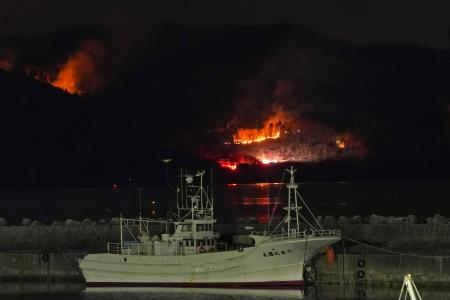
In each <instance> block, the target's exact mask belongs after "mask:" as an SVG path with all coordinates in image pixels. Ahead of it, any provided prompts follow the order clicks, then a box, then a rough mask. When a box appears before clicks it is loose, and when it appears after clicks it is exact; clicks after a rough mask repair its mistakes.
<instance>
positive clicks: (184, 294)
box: [0, 283, 450, 300]
mask: <svg viewBox="0 0 450 300" xmlns="http://www.w3.org/2000/svg"><path fill="white" fill-rule="evenodd" d="M419 290H420V292H421V295H422V298H423V299H424V300H430V299H433V300H441V299H450V291H449V290H433V289H421V288H420V286H419ZM399 294H400V287H399V288H383V287H379V288H355V287H353V286H348V287H346V288H345V289H344V287H343V286H339V285H329V286H317V287H309V288H307V289H306V290H300V289H298V290H264V289H257V290H251V289H192V288H132V289H131V288H130V289H126V288H109V289H108V288H91V289H86V290H85V289H84V287H83V286H80V285H76V284H12V283H8V284H0V297H1V298H2V299H24V300H25V299H27V300H47V299H48V300H116V299H117V300H146V299H158V300H166V299H167V300H169V299H175V300H176V299H199V300H206V299H211V300H228V299H243V300H246V299H248V300H250V299H318V300H331V299H348V300H353V299H398V296H399Z"/></svg>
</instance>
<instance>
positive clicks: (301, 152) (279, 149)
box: [207, 109, 366, 171]
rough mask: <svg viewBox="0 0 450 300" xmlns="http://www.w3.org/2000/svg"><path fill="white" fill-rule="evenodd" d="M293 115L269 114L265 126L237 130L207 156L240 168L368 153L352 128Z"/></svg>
mask: <svg viewBox="0 0 450 300" xmlns="http://www.w3.org/2000/svg"><path fill="white" fill-rule="evenodd" d="M293 116H294V114H290V113H288V112H286V111H284V110H283V109H279V110H277V111H276V112H275V113H273V114H270V115H269V117H268V118H267V119H266V120H265V121H264V122H263V125H262V126H261V128H244V127H239V128H237V129H234V132H233V131H232V132H231V133H230V136H231V137H232V139H231V141H225V143H224V144H222V145H221V146H218V145H216V146H217V149H216V150H214V151H210V152H209V153H208V155H207V156H208V157H211V158H213V159H214V160H215V161H216V162H217V163H218V164H219V165H220V166H221V167H223V168H226V169H229V170H231V171H236V170H237V169H238V167H239V166H240V165H243V164H247V165H268V164H277V163H283V162H289V161H290V162H294V161H295V162H319V161H324V160H329V159H333V160H335V159H339V158H340V157H347V156H356V157H363V156H364V155H365V153H366V148H365V146H364V145H363V143H362V142H361V140H360V139H358V138H357V137H356V136H355V135H354V134H352V133H351V132H350V131H345V132H342V133H337V132H336V131H335V130H334V129H332V128H330V127H328V126H325V125H322V124H320V123H317V122H312V121H309V120H306V119H303V120H302V121H301V122H300V121H297V120H296V119H295V118H294V117H293ZM231 130H233V129H231ZM214 152H216V153H221V154H220V155H214V154H212V153H214Z"/></svg>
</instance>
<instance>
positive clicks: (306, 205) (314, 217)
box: [297, 192, 323, 230]
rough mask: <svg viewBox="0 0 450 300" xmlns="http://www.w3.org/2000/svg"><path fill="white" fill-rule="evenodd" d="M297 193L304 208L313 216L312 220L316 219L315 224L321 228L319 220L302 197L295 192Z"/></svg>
mask: <svg viewBox="0 0 450 300" xmlns="http://www.w3.org/2000/svg"><path fill="white" fill-rule="evenodd" d="M297 195H298V196H299V197H300V200H302V202H303V204H304V205H305V207H306V209H307V210H308V211H309V213H310V214H311V216H312V217H313V219H314V221H316V223H317V225H319V227H320V229H321V230H323V228H322V226H321V225H320V223H319V221H317V219H316V216H314V214H313V213H312V211H311V210H310V209H309V207H308V204H306V202H305V200H303V197H302V196H301V195H300V194H299V193H298V192H297Z"/></svg>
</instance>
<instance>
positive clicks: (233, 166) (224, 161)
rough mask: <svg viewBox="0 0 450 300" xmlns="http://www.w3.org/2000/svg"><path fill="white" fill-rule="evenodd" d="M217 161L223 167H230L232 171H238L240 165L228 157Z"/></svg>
mask: <svg viewBox="0 0 450 300" xmlns="http://www.w3.org/2000/svg"><path fill="white" fill-rule="evenodd" d="M217 163H218V164H219V165H220V166H221V167H222V168H226V169H230V170H231V171H236V169H237V167H238V163H237V162H234V161H230V160H228V159H219V160H217Z"/></svg>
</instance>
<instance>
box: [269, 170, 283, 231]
mask: <svg viewBox="0 0 450 300" xmlns="http://www.w3.org/2000/svg"><path fill="white" fill-rule="evenodd" d="M285 173H286V170H284V171H283V176H282V177H281V184H280V187H279V188H278V193H277V196H276V198H275V205H274V206H273V209H272V215H271V216H270V220H269V225H268V226H267V230H270V225H271V224H272V220H273V215H274V214H275V211H276V209H277V206H278V201H277V199H278V198H279V197H280V194H281V187H282V186H283V182H284V174H285ZM278 226H280V225H278ZM278 226H277V227H276V228H278Z"/></svg>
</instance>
